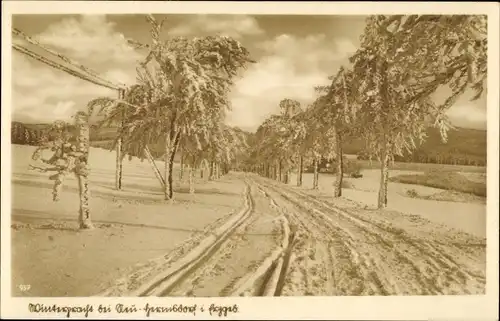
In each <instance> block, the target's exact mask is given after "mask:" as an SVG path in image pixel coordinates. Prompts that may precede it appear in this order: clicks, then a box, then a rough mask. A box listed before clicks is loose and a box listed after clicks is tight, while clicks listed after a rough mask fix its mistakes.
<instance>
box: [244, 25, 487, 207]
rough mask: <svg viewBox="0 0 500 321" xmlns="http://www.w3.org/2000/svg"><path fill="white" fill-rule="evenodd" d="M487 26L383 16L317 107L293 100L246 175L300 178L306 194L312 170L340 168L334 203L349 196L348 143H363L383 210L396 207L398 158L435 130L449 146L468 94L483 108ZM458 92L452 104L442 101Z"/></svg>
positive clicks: (270, 126)
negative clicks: (457, 106) (375, 167)
mask: <svg viewBox="0 0 500 321" xmlns="http://www.w3.org/2000/svg"><path fill="white" fill-rule="evenodd" d="M486 70H487V21H486V17H485V16H477V15H476V16H465V15H411V16H404V15H390V16H386V15H376V16H370V17H368V18H367V20H366V27H365V30H364V33H363V35H362V36H361V45H360V48H359V49H358V50H357V51H356V52H355V53H354V54H353V55H352V56H351V57H350V58H349V65H346V66H342V67H341V68H340V69H339V70H337V71H336V72H335V74H334V75H333V76H332V77H330V80H331V83H330V85H328V86H317V88H316V91H317V93H318V97H317V99H316V100H315V101H314V102H313V103H312V104H310V105H309V106H304V107H302V106H300V103H299V102H297V101H294V100H291V99H288V98H285V99H283V100H282V101H281V102H280V108H281V113H280V114H278V115H272V116H270V117H269V118H268V119H266V120H265V121H264V122H263V124H261V125H260V127H259V128H258V130H257V133H256V139H255V142H256V143H255V144H253V145H252V149H251V152H250V153H249V154H248V159H247V161H246V163H247V169H249V170H251V171H254V172H258V173H259V174H261V175H264V176H266V177H270V178H273V179H276V180H278V181H280V182H284V183H289V176H290V171H291V170H292V169H295V171H296V172H297V185H298V186H300V185H302V172H303V166H304V162H308V163H312V164H313V167H314V168H315V170H314V181H313V188H317V186H318V170H317V164H318V163H319V161H320V160H321V159H324V158H333V157H334V158H335V159H336V167H337V168H336V170H335V171H336V173H337V178H336V182H335V186H334V193H333V195H334V197H340V196H341V195H342V179H343V177H344V175H343V170H344V165H343V160H344V157H343V150H342V146H343V145H344V144H345V143H346V140H348V139H350V138H352V137H357V138H361V139H362V140H363V141H364V142H365V144H366V146H365V152H366V153H367V157H368V158H369V159H371V158H374V159H376V160H378V161H379V163H380V172H381V179H380V188H379V194H378V207H379V208H382V207H386V206H387V184H388V181H389V168H390V164H391V161H394V159H395V157H402V156H403V155H404V154H405V153H407V154H408V153H409V154H411V153H412V152H413V151H414V150H415V149H416V148H417V146H418V145H420V144H422V143H423V142H424V141H425V138H426V135H427V129H428V127H429V125H432V124H433V125H434V126H436V127H437V128H438V129H439V133H440V136H441V139H442V140H443V141H444V142H446V139H447V133H448V130H449V129H450V128H452V126H451V124H450V123H449V122H448V119H447V117H446V115H445V113H446V111H447V110H448V109H449V108H450V107H451V106H452V105H453V104H454V103H455V102H456V100H457V99H458V98H459V97H460V96H461V95H462V94H463V93H464V92H466V91H467V90H469V89H471V90H473V91H474V92H475V96H474V97H473V98H472V99H473V100H475V99H478V98H479V97H480V96H481V95H482V93H483V91H484V89H485V88H484V86H485V85H486ZM443 86H448V87H449V89H450V90H451V94H449V95H448V96H447V97H446V98H445V99H443V101H436V99H435V97H433V95H434V94H435V92H436V91H437V90H438V89H439V88H441V87H443Z"/></svg>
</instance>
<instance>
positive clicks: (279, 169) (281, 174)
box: [278, 161, 283, 182]
mask: <svg viewBox="0 0 500 321" xmlns="http://www.w3.org/2000/svg"><path fill="white" fill-rule="evenodd" d="M282 172H283V168H282V164H281V161H279V163H278V181H279V182H283V173H282Z"/></svg>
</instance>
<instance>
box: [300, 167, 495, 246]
mask: <svg viewBox="0 0 500 321" xmlns="http://www.w3.org/2000/svg"><path fill="white" fill-rule="evenodd" d="M417 173H418V172H409V171H395V170H394V171H391V172H390V175H391V176H396V175H400V174H417ZM461 174H462V173H461ZM481 176H482V175H481V173H470V175H469V176H468V177H476V179H477V177H481ZM345 180H346V181H347V182H349V183H350V184H352V188H344V189H343V191H342V194H343V196H344V197H345V198H347V199H349V200H352V201H355V202H358V203H361V204H365V205H366V206H368V207H369V208H374V207H376V205H377V197H378V188H379V184H380V171H379V170H363V177H362V178H356V179H354V178H345ZM312 181H313V175H312V174H304V177H303V188H304V189H310V188H311V187H312ZM334 182H335V176H334V175H327V174H320V176H319V194H318V195H319V196H321V197H323V198H330V197H331V195H332V194H333V184H334ZM295 183H296V177H295V175H293V174H292V175H291V179H290V185H294V184H295ZM409 189H414V190H415V191H417V193H418V194H419V195H422V196H431V195H434V194H437V193H442V192H443V190H442V189H438V188H432V187H427V186H421V185H410V184H402V183H394V182H389V185H388V209H390V210H394V211H398V212H402V213H407V214H415V215H420V216H422V217H424V218H426V219H428V220H430V221H433V222H436V223H439V224H444V225H447V226H449V227H453V228H456V229H459V230H462V231H464V232H467V233H471V234H473V235H476V236H478V237H483V238H485V237H486V204H485V203H483V204H481V203H477V202H476V203H465V202H446V201H435V200H425V199H418V198H411V197H408V196H406V191H407V190H409Z"/></svg>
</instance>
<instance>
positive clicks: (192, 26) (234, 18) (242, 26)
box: [168, 15, 264, 39]
mask: <svg viewBox="0 0 500 321" xmlns="http://www.w3.org/2000/svg"><path fill="white" fill-rule="evenodd" d="M168 33H169V34H170V35H172V36H193V35H195V36H199V35H202V34H211V35H213V34H220V35H225V36H229V37H233V38H235V39H240V38H241V37H243V36H257V35H261V34H263V33H264V31H263V30H262V29H261V28H260V27H259V24H258V23H257V21H256V20H255V19H254V18H253V17H250V16H247V15H196V16H195V17H194V18H193V19H190V20H188V21H187V22H185V23H182V24H180V25H178V26H176V27H174V28H172V29H170V30H169V31H168Z"/></svg>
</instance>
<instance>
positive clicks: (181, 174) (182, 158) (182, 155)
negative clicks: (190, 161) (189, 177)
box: [179, 153, 184, 180]
mask: <svg viewBox="0 0 500 321" xmlns="http://www.w3.org/2000/svg"><path fill="white" fill-rule="evenodd" d="M183 176H184V153H182V154H181V164H180V169H179V179H180V180H182V177H183Z"/></svg>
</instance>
